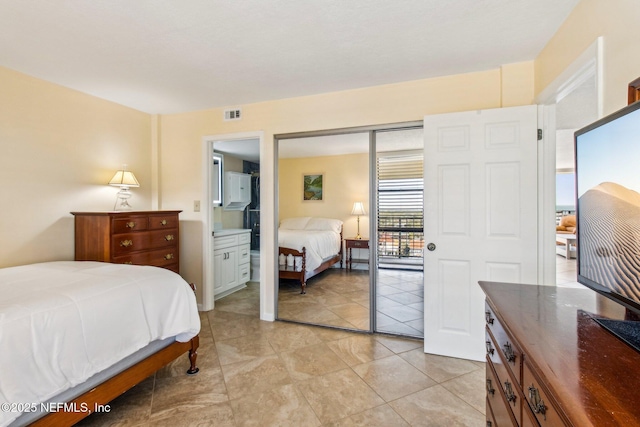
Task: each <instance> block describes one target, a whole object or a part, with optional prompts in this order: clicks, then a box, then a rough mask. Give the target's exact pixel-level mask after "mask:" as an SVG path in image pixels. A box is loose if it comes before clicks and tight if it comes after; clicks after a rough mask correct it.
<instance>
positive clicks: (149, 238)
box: [111, 229, 178, 256]
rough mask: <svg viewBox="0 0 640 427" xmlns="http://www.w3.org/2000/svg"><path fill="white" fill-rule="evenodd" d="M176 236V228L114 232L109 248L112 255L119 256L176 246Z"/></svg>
mask: <svg viewBox="0 0 640 427" xmlns="http://www.w3.org/2000/svg"><path fill="white" fill-rule="evenodd" d="M177 238H178V230H177V229H173V230H159V231H146V232H142V233H127V234H116V235H114V236H113V237H112V238H111V248H112V250H113V254H114V256H120V255H124V254H128V253H131V252H136V251H141V250H148V249H155V248H161V247H164V246H177V242H178V240H177Z"/></svg>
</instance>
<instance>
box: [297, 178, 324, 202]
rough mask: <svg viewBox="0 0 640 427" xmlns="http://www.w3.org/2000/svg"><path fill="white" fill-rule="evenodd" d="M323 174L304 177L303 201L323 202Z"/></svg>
mask: <svg viewBox="0 0 640 427" xmlns="http://www.w3.org/2000/svg"><path fill="white" fill-rule="evenodd" d="M323 178H324V175H323V174H318V173H316V174H304V175H303V177H302V200H304V201H312V200H314V201H322V200H323V197H324V193H323V191H324V187H323Z"/></svg>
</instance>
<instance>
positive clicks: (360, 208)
mask: <svg viewBox="0 0 640 427" xmlns="http://www.w3.org/2000/svg"><path fill="white" fill-rule="evenodd" d="M366 214H367V213H366V212H365V210H364V205H363V204H362V202H355V203H354V204H353V209H352V210H351V215H357V216H358V234H357V235H356V239H358V240H360V239H362V236H361V235H360V215H366Z"/></svg>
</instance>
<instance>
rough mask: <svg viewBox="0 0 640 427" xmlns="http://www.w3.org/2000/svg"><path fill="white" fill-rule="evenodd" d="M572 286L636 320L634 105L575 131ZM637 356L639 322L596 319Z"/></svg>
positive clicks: (639, 226)
mask: <svg viewBox="0 0 640 427" xmlns="http://www.w3.org/2000/svg"><path fill="white" fill-rule="evenodd" d="M575 156H576V194H577V210H576V216H577V246H578V247H577V259H578V263H577V270H578V282H579V283H582V284H583V285H585V286H587V287H589V288H591V289H593V290H595V291H596V292H598V293H600V294H602V295H604V296H606V297H608V298H610V299H612V300H615V301H617V302H618V303H620V304H622V305H623V306H624V307H626V308H627V316H628V318H629V319H633V320H639V319H640V317H639V316H640V102H636V103H634V104H631V105H629V106H627V107H625V108H623V109H621V110H619V111H617V112H615V113H613V114H611V115H609V116H607V117H604V118H602V119H600V120H598V121H597V122H595V123H593V124H591V125H589V126H587V127H585V128H583V129H580V130H578V131H577V132H575ZM598 321H599V323H600V324H602V325H603V326H604V327H605V328H607V329H609V330H610V331H611V332H613V333H614V334H616V335H617V336H619V337H620V338H622V339H623V340H624V341H626V342H627V343H628V344H630V345H632V346H633V347H634V348H636V349H637V350H638V351H640V322H638V321H628V322H619V321H617V322H615V321H608V320H606V319H601V320H598Z"/></svg>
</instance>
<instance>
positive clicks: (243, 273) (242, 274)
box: [238, 264, 251, 283]
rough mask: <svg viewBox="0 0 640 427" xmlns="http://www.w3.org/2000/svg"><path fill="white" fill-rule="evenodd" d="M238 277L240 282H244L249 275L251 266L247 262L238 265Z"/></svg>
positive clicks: (247, 279)
mask: <svg viewBox="0 0 640 427" xmlns="http://www.w3.org/2000/svg"><path fill="white" fill-rule="evenodd" d="M238 277H239V281H240V283H246V282H248V281H249V278H250V277H251V267H250V265H249V264H243V265H241V266H239V267H238Z"/></svg>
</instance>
